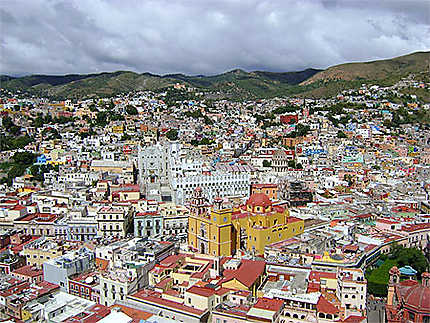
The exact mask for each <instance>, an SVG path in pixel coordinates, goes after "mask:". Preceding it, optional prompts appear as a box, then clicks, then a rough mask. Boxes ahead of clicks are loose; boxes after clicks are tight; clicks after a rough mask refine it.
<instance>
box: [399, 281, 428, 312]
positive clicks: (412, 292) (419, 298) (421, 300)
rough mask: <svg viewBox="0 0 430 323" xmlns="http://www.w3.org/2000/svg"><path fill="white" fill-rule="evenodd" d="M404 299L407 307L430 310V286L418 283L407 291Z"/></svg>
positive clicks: (424, 310) (421, 310)
mask: <svg viewBox="0 0 430 323" xmlns="http://www.w3.org/2000/svg"><path fill="white" fill-rule="evenodd" d="M403 299H404V301H405V306H406V307H409V308H412V309H415V310H419V311H420V312H430V287H427V286H422V285H420V284H416V285H415V286H412V287H410V288H409V289H408V290H407V291H406V293H405V296H404V297H403Z"/></svg>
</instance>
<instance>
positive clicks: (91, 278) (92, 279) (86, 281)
mask: <svg viewBox="0 0 430 323" xmlns="http://www.w3.org/2000/svg"><path fill="white" fill-rule="evenodd" d="M93 281H94V277H87V278H85V284H91V283H92V282H93Z"/></svg>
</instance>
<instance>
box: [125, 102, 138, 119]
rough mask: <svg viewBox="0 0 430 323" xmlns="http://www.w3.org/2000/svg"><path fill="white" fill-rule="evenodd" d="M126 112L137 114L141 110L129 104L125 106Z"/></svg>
mask: <svg viewBox="0 0 430 323" xmlns="http://www.w3.org/2000/svg"><path fill="white" fill-rule="evenodd" d="M125 112H126V113H127V114H129V115H134V116H135V115H137V114H138V113H139V112H138V111H137V109H136V107H134V106H132V105H130V104H129V105H127V106H126V107H125Z"/></svg>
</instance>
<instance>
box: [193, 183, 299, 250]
mask: <svg viewBox="0 0 430 323" xmlns="http://www.w3.org/2000/svg"><path fill="white" fill-rule="evenodd" d="M190 208H191V214H190V216H189V221H188V244H189V246H190V247H191V248H192V249H193V250H196V251H198V252H199V253H202V254H209V255H212V256H231V255H234V254H235V253H236V251H238V250H240V249H244V250H248V251H250V252H253V253H255V254H257V255H262V254H264V247H265V246H266V245H268V244H271V243H274V242H278V241H282V240H286V239H289V238H291V237H293V236H295V235H298V234H301V233H303V230H304V222H303V220H300V219H297V218H294V217H290V214H289V211H288V209H287V208H285V207H284V206H281V205H273V204H272V202H271V201H270V199H269V198H268V197H267V195H265V194H263V193H256V194H252V195H251V197H250V198H249V199H248V201H247V202H246V204H245V205H243V206H241V207H239V208H231V207H224V206H223V203H222V200H221V199H215V200H214V206H212V207H211V208H209V205H207V203H206V202H205V198H204V197H203V192H202V189H201V188H197V189H196V190H195V191H194V194H193V199H192V202H191V205H190Z"/></svg>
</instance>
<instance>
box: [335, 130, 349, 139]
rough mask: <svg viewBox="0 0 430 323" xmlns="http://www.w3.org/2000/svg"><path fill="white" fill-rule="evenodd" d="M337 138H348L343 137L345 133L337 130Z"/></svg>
mask: <svg viewBox="0 0 430 323" xmlns="http://www.w3.org/2000/svg"><path fill="white" fill-rule="evenodd" d="M337 137H338V138H348V137H347V135H345V133H344V132H343V131H342V130H339V131H338V132H337Z"/></svg>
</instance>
